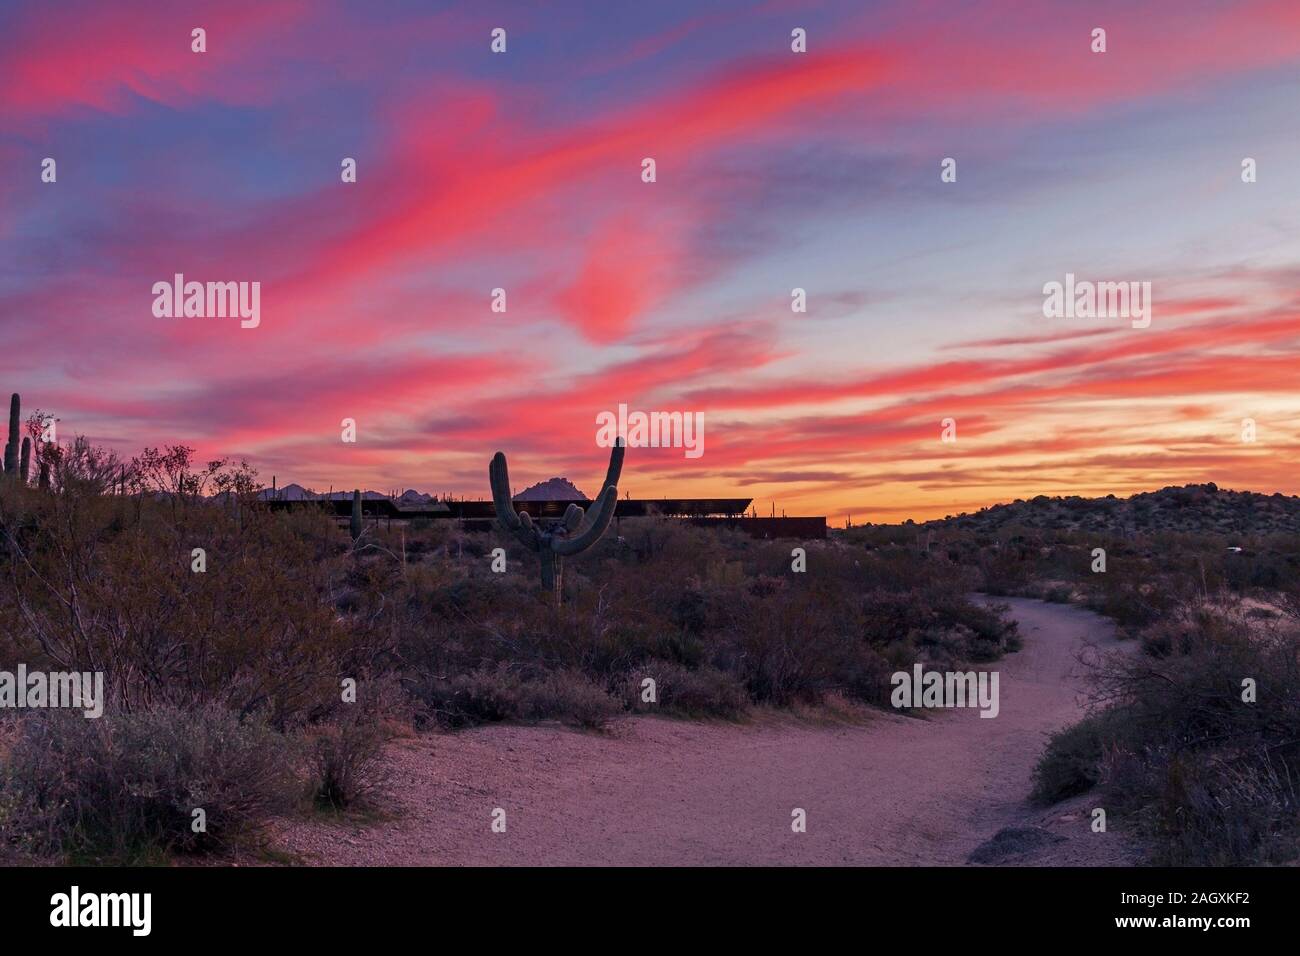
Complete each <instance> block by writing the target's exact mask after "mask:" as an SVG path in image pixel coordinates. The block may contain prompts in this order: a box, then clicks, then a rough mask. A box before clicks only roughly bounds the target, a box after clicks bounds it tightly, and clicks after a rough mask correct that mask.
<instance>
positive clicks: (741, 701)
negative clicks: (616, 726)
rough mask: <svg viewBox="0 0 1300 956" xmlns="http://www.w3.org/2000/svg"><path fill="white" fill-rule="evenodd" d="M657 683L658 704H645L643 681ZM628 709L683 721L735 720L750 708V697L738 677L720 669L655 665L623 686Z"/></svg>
mask: <svg viewBox="0 0 1300 956" xmlns="http://www.w3.org/2000/svg"><path fill="white" fill-rule="evenodd" d="M647 677H648V678H651V679H653V680H654V682H655V696H656V697H657V698H658V700H657V701H656V702H654V703H649V702H646V701H643V700H642V681H644V680H645V679H646V678H647ZM622 686H623V699H624V701H625V702H626V703H627V706H628V707H629V708H630V709H631V710H634V711H638V712H641V713H665V714H675V715H678V716H682V717H725V718H735V717H739V716H740V715H741V714H743V713H744V712H745V710H746V708H747V707H748V706H749V695H748V694H747V693H746V692H745V688H744V686H743V685H741V684H740V683H738V682H737V681H736V679H735V678H734V677H732V676H731V675H730V674H728V673H726V672H725V671H721V670H718V669H717V668H716V667H710V666H708V665H705V666H703V667H697V668H689V667H685V666H683V665H681V664H678V663H675V662H673V661H654V662H652V663H649V664H647V665H646V666H645V667H644V668H642V669H639V670H636V671H632V672H630V673H629V674H628V675H627V676H626V678H625V679H624V681H623V683H622Z"/></svg>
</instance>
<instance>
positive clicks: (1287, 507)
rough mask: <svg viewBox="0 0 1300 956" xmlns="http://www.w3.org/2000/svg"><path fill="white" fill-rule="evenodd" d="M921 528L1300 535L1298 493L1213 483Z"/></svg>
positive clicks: (1040, 504)
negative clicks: (1223, 486)
mask: <svg viewBox="0 0 1300 956" xmlns="http://www.w3.org/2000/svg"><path fill="white" fill-rule="evenodd" d="M922 526H923V527H949V528H952V527H955V528H962V529H970V530H974V531H981V532H995V531H999V530H1001V529H1003V528H1010V527H1022V528H1042V529H1050V530H1054V531H1084V532H1106V533H1113V534H1124V533H1129V534H1135V533H1137V534H1150V533H1153V532H1161V531H1174V532H1185V533H1203V534H1222V535H1227V536H1232V535H1236V534H1241V535H1245V534H1273V533H1291V534H1300V497H1296V496H1294V495H1282V494H1272V495H1265V494H1259V493H1257V492H1253V491H1226V490H1224V489H1221V488H1219V487H1218V486H1217V485H1215V484H1214V483H1213V482H1210V483H1208V484H1204V485H1185V486H1183V487H1178V486H1176V485H1171V486H1169V487H1167V488H1161V489H1160V490H1159V491H1149V492H1143V493H1142V494H1137V495H1133V496H1132V497H1131V498H1116V497H1115V496H1114V495H1107V496H1106V497H1105V498H1081V497H1079V496H1078V495H1070V496H1067V497H1056V498H1049V497H1048V496H1047V495H1039V496H1038V497H1037V498H1031V499H1029V500H1027V501H1026V500H1023V499H1017V500H1015V501H1013V502H1011V503H1010V504H1004V505H994V506H993V507H991V508H983V509H981V510H979V511H977V512H976V513H974V514H962V515H956V516H950V517H947V518H943V519H939V520H936V521H928V522H925V523H924V525H922Z"/></svg>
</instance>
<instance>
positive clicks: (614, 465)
mask: <svg viewBox="0 0 1300 956" xmlns="http://www.w3.org/2000/svg"><path fill="white" fill-rule="evenodd" d="M626 451H627V449H626V448H625V447H624V441H623V439H622V438H615V439H614V447H613V448H611V449H610V451H609V470H608V471H607V472H605V482H604V484H602V485H601V486H600V487H601V490H602V491H603V490H604V489H605V488H608V487H609V486H610V485H617V484H618V479H619V476H620V475H621V474H623V455H624V453H625V452H626Z"/></svg>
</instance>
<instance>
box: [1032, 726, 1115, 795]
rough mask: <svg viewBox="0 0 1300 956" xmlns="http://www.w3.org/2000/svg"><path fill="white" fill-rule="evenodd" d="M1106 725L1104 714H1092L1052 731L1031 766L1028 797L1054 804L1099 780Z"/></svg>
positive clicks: (1083, 791)
mask: <svg viewBox="0 0 1300 956" xmlns="http://www.w3.org/2000/svg"><path fill="white" fill-rule="evenodd" d="M1108 724H1109V721H1108V720H1107V718H1106V717H1105V716H1103V715H1100V714H1094V715H1092V716H1090V717H1087V718H1085V719H1083V720H1081V721H1079V723H1077V724H1074V725H1073V726H1071V727H1067V728H1065V729H1064V730H1061V731H1058V732H1057V733H1055V734H1053V735H1052V737H1051V739H1050V740H1049V741H1048V744H1047V749H1046V750H1045V751H1044V752H1043V756H1042V757H1040V758H1039V760H1038V763H1037V765H1036V766H1035V767H1034V785H1033V790H1032V791H1031V793H1030V798H1031V799H1033V800H1036V801H1038V802H1039V803H1057V802H1058V801H1061V800H1065V799H1066V798H1068V797H1073V796H1077V795H1078V794H1081V793H1086V792H1087V791H1089V790H1091V789H1092V788H1093V787H1094V786H1096V785H1097V783H1098V781H1099V780H1100V779H1101V761H1102V755H1103V753H1104V752H1105V747H1106V740H1107V730H1108ZM1112 733H1113V731H1112Z"/></svg>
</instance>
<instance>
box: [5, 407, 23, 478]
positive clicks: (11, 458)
mask: <svg viewBox="0 0 1300 956" xmlns="http://www.w3.org/2000/svg"><path fill="white" fill-rule="evenodd" d="M22 409H23V402H22V399H21V398H19V397H18V393H17V392H14V396H13V398H11V399H9V441H7V442H6V443H5V477H6V478H10V479H16V478H17V477H18V419H19V418H20V417H21V416H22Z"/></svg>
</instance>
